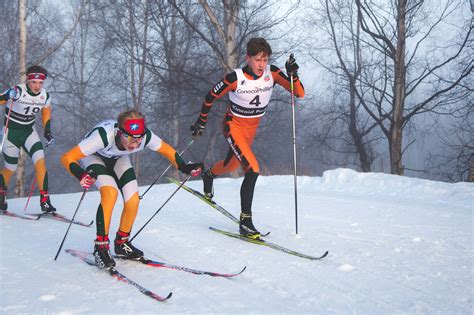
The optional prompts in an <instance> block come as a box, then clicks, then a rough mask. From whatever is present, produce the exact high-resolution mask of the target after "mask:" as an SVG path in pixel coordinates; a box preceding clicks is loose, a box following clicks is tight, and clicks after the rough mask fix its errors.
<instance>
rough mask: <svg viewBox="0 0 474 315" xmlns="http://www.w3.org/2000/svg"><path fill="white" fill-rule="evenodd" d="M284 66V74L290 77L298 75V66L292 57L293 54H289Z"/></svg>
mask: <svg viewBox="0 0 474 315" xmlns="http://www.w3.org/2000/svg"><path fill="white" fill-rule="evenodd" d="M285 68H286V74H287V75H288V76H289V77H291V76H293V77H298V69H299V66H298V64H297V63H296V60H295V58H294V57H293V54H291V55H290V57H289V58H288V60H287V61H286V62H285Z"/></svg>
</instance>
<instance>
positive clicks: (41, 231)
mask: <svg viewBox="0 0 474 315" xmlns="http://www.w3.org/2000/svg"><path fill="white" fill-rule="evenodd" d="M241 181H242V179H218V180H216V184H215V194H216V197H215V200H216V201H217V202H218V203H220V204H221V205H222V206H224V207H225V208H226V209H228V210H229V211H230V212H232V213H233V214H234V215H235V216H238V213H239V204H240V201H239V191H240V184H241ZM190 186H191V187H193V188H196V189H201V182H199V181H193V182H191V183H190ZM176 187H177V186H176V185H174V184H162V185H158V186H156V187H154V188H153V189H152V190H151V191H150V192H149V193H148V194H147V196H145V198H144V200H143V201H142V203H141V206H140V212H139V215H138V218H137V221H136V223H135V231H137V230H138V229H139V228H140V227H141V226H142V225H143V224H144V223H145V222H146V221H147V220H148V219H149V218H150V216H151V215H152V214H153V213H154V212H155V211H156V210H157V209H158V207H159V206H160V205H161V204H162V203H163V202H164V201H165V200H166V199H167V198H168V196H169V195H170V194H171V193H172V192H173V191H174V189H176ZM298 188H299V190H298V210H299V233H298V235H295V220H294V196H293V177H292V176H269V177H263V176H262V177H260V178H259V180H258V182H257V187H256V193H255V198H254V222H255V225H256V226H257V227H258V228H260V230H261V231H271V234H270V236H269V237H268V240H269V241H271V242H274V243H277V244H280V245H283V246H285V247H288V248H291V249H294V250H298V251H301V252H303V253H306V254H309V255H320V254H322V253H323V252H324V251H325V250H329V255H328V256H327V257H326V258H325V259H323V260H321V261H310V260H306V259H302V258H299V257H295V256H291V255H288V254H285V253H282V252H279V251H275V250H273V249H270V248H266V247H262V246H258V245H254V244H250V243H246V242H242V241H240V240H237V239H233V238H230V237H227V236H224V235H220V234H217V233H215V232H212V231H210V230H209V229H208V227H209V226H214V227H216V228H221V229H227V230H233V231H237V226H236V225H235V223H233V222H232V221H230V220H229V219H228V218H226V217H225V216H223V215H222V214H220V213H218V212H217V211H216V210H214V209H213V208H211V207H209V206H208V205H206V204H205V203H203V202H202V201H200V200H198V199H197V198H196V197H194V196H193V195H191V194H189V193H188V192H186V191H179V192H178V193H177V194H176V196H175V197H174V198H173V199H172V200H171V201H170V202H169V203H168V205H166V206H165V207H164V208H163V210H162V211H161V212H160V213H159V214H158V215H157V216H156V217H155V219H154V220H153V221H152V222H151V223H150V224H149V225H148V226H147V227H146V228H145V230H143V232H142V233H140V235H138V236H137V238H136V239H135V240H134V244H135V245H136V246H137V247H139V248H141V249H142V250H143V251H144V252H145V254H146V255H147V256H149V257H150V258H153V259H155V260H160V261H165V262H168V263H172V264H176V265H184V266H187V267H191V268H196V269H204V270H209V271H218V272H236V271H239V270H240V269H241V268H242V267H243V266H247V270H246V271H245V272H244V273H243V274H242V275H240V276H238V277H236V278H233V279H224V278H213V277H209V276H199V275H193V274H189V273H185V272H182V271H176V270H170V269H163V268H150V267H148V266H144V265H141V264H138V263H135V262H127V261H118V262H117V263H118V266H117V269H118V270H119V271H121V272H123V273H124V274H125V275H127V276H129V277H130V278H132V279H133V280H135V281H136V282H138V283H140V284H141V285H143V286H144V287H146V288H148V289H150V290H152V291H154V292H156V293H158V294H161V295H165V294H167V293H168V292H170V291H172V292H173V296H172V298H171V299H170V300H168V301H166V302H157V301H154V300H152V299H150V298H149V297H146V296H144V295H143V294H141V293H140V292H139V291H138V290H137V289H136V288H134V287H133V286H130V285H128V284H125V283H121V282H118V281H117V280H115V279H114V278H112V277H110V276H109V275H107V274H106V273H104V272H103V271H100V270H99V269H96V268H95V267H91V266H88V265H86V264H84V263H83V262H81V261H80V260H78V259H77V258H74V257H72V256H70V255H69V254H67V253H65V252H62V253H61V254H60V256H59V258H58V260H57V261H54V260H53V258H54V256H55V254H56V251H57V249H58V247H59V245H60V242H61V240H62V237H63V236H64V233H65V232H66V229H67V224H65V223H62V222H58V221H55V220H50V219H40V220H39V221H27V220H21V219H17V218H11V217H7V216H0V229H1V239H0V242H1V243H0V283H1V284H0V290H1V291H0V313H1V314H15V313H22V314H23V313H27V314H49V313H54V314H90V313H96V314H106V313H110V314H123V313H133V314H142V313H143V314H145V313H147V314H156V313H188V314H197V313H240V314H251V313H253V314H264V313H265V314H268V313H311V314H347V313H353V314H394V313H395V314H473V312H474V300H473V296H474V282H473V281H474V280H473V279H474V255H473V241H474V240H473V227H474V224H473V223H474V221H473V218H474V207H473V203H474V185H473V184H472V183H471V184H468V183H457V184H448V183H441V182H433V181H427V180H420V179H413V178H407V177H398V176H392V175H387V174H376V173H368V174H363V173H357V172H354V171H352V170H347V169H337V170H333V171H328V172H326V173H324V175H323V176H322V177H300V178H299V179H298ZM144 189H146V187H141V190H142V191H144ZM79 198H80V193H76V194H64V195H54V196H52V200H53V203H54V204H55V206H56V207H58V209H60V210H59V211H60V212H61V213H63V214H65V215H68V216H72V214H73V212H74V209H75V207H76V205H77V202H78V201H79ZM25 201H26V200H25V199H14V200H9V208H10V210H11V211H14V212H17V213H22V212H23V207H24V204H25ZM98 201H99V195H98V193H97V192H89V193H87V195H86V197H85V200H84V202H83V205H82V206H81V209H80V210H79V213H78V215H77V219H79V220H82V221H90V220H92V219H95V210H96V207H97V204H98ZM37 204H38V197H35V198H33V199H32V200H31V203H30V209H31V210H29V211H30V212H37V211H38V209H35V207H34V206H36V205H37ZM121 206H122V204H121V203H119V204H118V205H117V207H116V209H115V213H114V217H113V222H112V225H111V235H112V234H115V231H116V229H117V226H118V220H119V218H120V210H121ZM132 234H133V233H132ZM94 238H95V228H94V226H92V227H89V228H86V227H81V226H77V225H73V226H72V228H71V230H70V232H69V235H68V238H67V240H66V243H65V245H64V248H75V249H80V250H88V251H90V250H92V246H93V239H94Z"/></svg>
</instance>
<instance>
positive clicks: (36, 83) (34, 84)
mask: <svg viewBox="0 0 474 315" xmlns="http://www.w3.org/2000/svg"><path fill="white" fill-rule="evenodd" d="M28 87H29V88H30V90H31V91H32V92H33V93H35V94H38V93H39V92H41V89H42V88H43V81H41V80H30V81H28Z"/></svg>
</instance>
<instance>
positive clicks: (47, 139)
mask: <svg viewBox="0 0 474 315" xmlns="http://www.w3.org/2000/svg"><path fill="white" fill-rule="evenodd" d="M44 139H45V144H46V146H47V147H49V146H51V145H53V144H54V137H53V134H52V133H51V131H45V132H44Z"/></svg>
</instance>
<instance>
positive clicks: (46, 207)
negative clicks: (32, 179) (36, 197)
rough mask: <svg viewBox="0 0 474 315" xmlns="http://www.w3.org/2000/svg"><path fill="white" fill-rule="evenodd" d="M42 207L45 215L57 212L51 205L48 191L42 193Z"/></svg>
mask: <svg viewBox="0 0 474 315" xmlns="http://www.w3.org/2000/svg"><path fill="white" fill-rule="evenodd" d="M40 206H41V211H43V212H44V213H53V212H55V211H56V208H55V207H54V206H53V205H52V204H51V200H50V199H49V194H48V191H47V190H41V191H40Z"/></svg>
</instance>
